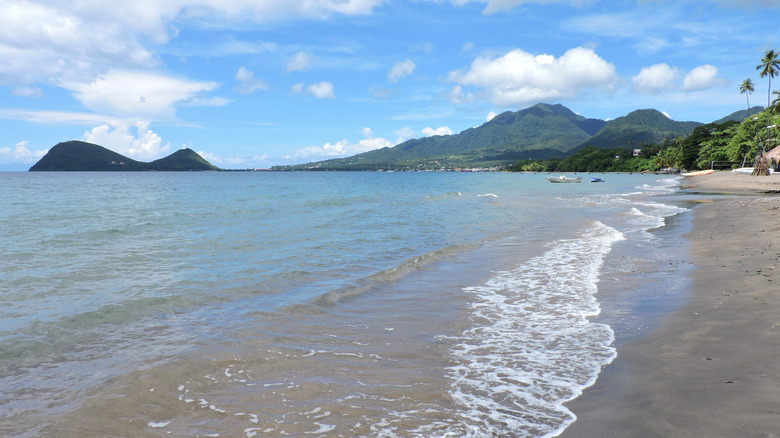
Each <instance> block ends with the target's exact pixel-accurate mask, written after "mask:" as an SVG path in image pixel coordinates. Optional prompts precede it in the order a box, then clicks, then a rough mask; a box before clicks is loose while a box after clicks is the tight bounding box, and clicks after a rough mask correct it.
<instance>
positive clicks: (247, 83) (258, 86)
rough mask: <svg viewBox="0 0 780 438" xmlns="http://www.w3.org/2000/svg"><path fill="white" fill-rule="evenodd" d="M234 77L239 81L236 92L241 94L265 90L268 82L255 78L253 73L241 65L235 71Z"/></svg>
mask: <svg viewBox="0 0 780 438" xmlns="http://www.w3.org/2000/svg"><path fill="white" fill-rule="evenodd" d="M236 79H237V80H238V81H239V82H241V85H239V87H238V92H239V93H241V94H252V93H254V92H255V90H267V89H268V84H267V83H265V81H263V80H262V79H255V74H254V73H252V72H251V71H249V70H247V69H246V67H244V66H243V65H242V66H241V67H240V68H239V69H238V72H237V73H236Z"/></svg>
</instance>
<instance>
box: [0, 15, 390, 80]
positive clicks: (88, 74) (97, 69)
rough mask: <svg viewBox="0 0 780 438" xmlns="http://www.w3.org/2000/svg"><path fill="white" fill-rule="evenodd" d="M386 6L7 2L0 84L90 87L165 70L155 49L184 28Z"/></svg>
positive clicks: (0, 24)
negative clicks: (126, 73) (116, 74)
mask: <svg viewBox="0 0 780 438" xmlns="http://www.w3.org/2000/svg"><path fill="white" fill-rule="evenodd" d="M385 1H386V0H285V1H256V0H231V1H224V0H171V1H156V0H136V1H132V2H130V1H123V2H116V1H115V0H91V1H78V2H77V1H67V2H65V1H59V2H56V1H51V0H3V1H2V10H3V12H2V14H0V29H2V31H1V32H0V59H4V60H13V62H3V63H0V85H16V84H20V83H35V82H38V81H46V82H50V83H55V84H57V83H59V82H60V81H78V82H87V81H90V80H92V79H94V75H95V74H100V73H103V72H105V71H108V70H109V69H112V68H114V69H123V70H133V69H149V68H155V67H158V66H160V65H162V62H161V59H160V57H159V56H158V55H157V54H156V53H155V51H154V50H153V49H149V48H147V43H148V42H153V43H156V44H165V43H167V42H168V41H170V40H171V39H172V38H175V37H176V35H177V32H178V30H177V27H178V26H179V25H178V24H177V25H176V26H174V23H188V22H197V23H198V25H201V26H207V27H209V28H212V29H221V28H225V29H227V28H235V26H236V23H248V24H263V23H268V22H272V21H275V20H280V19H281V20H286V19H300V18H303V19H315V20H321V19H327V18H330V17H333V16H336V15H365V14H369V13H371V12H372V11H373V10H374V9H375V8H376V7H377V6H379V5H381V4H382V3H384V2H385Z"/></svg>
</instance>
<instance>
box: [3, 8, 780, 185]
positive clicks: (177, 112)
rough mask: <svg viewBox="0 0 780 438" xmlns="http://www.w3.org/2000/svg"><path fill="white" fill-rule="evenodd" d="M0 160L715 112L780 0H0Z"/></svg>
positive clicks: (732, 107) (356, 141)
mask: <svg viewBox="0 0 780 438" xmlns="http://www.w3.org/2000/svg"><path fill="white" fill-rule="evenodd" d="M0 10H2V11H3V13H2V14H0V59H2V60H3V62H1V63H0V170H27V169H28V168H29V167H30V166H31V165H32V164H34V163H35V162H36V161H38V159H40V157H42V156H43V154H45V153H46V151H47V150H48V149H49V148H51V147H52V146H54V145H55V144H57V143H58V142H61V141H67V140H74V139H77V140H85V141H90V142H93V143H96V144H99V145H101V146H105V147H107V148H109V149H111V150H114V151H116V152H119V153H121V154H124V155H127V156H129V157H132V158H135V159H138V160H142V161H151V160H154V159H157V158H160V157H163V156H166V155H169V154H171V153H173V152H175V151H176V150H178V149H181V148H182V147H189V148H192V149H193V150H195V151H197V152H199V153H200V154H201V155H203V156H204V157H206V158H207V159H208V160H209V161H211V162H212V163H213V164H216V165H218V166H220V167H223V168H267V167H270V166H272V165H277V164H293V163H302V162H311V161H318V160H322V159H328V158H335V157H343V156H349V155H354V154H356V153H360V152H365V151H368V150H371V149H376V148H380V147H387V146H394V145H396V144H398V143H400V142H403V141H405V140H408V139H410V138H420V137H423V136H429V135H437V134H452V133H459V132H461V131H463V130H465V129H468V128H471V127H475V126H479V125H481V124H482V123H485V122H486V121H487V120H489V118H490V117H491V116H492V115H495V114H498V113H501V112H504V111H517V110H521V109H524V108H527V107H528V106H531V105H533V104H536V103H539V102H545V103H561V104H563V105H565V106H567V107H568V108H570V109H571V110H572V111H574V112H576V113H578V114H582V115H583V116H585V117H594V118H601V119H605V120H608V119H614V118H617V117H620V116H623V115H626V114H628V113H629V112H631V111H633V110H636V109H643V108H655V109H658V110H659V111H662V112H664V113H665V114H667V115H668V116H669V117H670V118H672V119H674V120H680V121H688V120H692V121H698V122H705V123H706V122H711V121H713V120H716V119H719V118H721V117H723V116H725V115H728V114H730V113H732V112H734V111H737V110H740V109H744V108H746V106H747V103H746V96H745V95H741V94H740V93H739V84H740V83H741V82H742V81H743V80H744V79H747V78H751V79H753V81H754V82H755V83H756V91H755V93H753V94H752V95H750V96H749V98H750V104H751V106H753V105H766V93H767V81H766V79H765V78H764V79H761V78H760V77H759V75H758V72H757V71H756V69H755V67H756V65H758V63H759V62H760V60H761V58H762V56H763V54H764V52H765V51H766V50H769V49H774V50H780V0H743V1H737V0H701V1H685V0H681V1H671V0H668V1H667V0H657V1H653V0H641V1H621V0H617V1H614V0H610V1H606V0H450V1H448V0H430V1H429V0H416V1H385V0H166V1H164V2H163V1H158V0H135V1H121V0H79V1H75V0H74V1H68V2H61V1H54V0H51V1H44V0H0ZM776 81H777V84H778V86H776V87H775V86H774V84H773V88H775V89H780V78H778V79H776Z"/></svg>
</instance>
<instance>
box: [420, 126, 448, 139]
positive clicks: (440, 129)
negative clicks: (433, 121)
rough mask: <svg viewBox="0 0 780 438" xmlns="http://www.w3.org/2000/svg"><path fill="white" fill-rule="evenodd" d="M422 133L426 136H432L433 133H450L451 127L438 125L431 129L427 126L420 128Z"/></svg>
mask: <svg viewBox="0 0 780 438" xmlns="http://www.w3.org/2000/svg"><path fill="white" fill-rule="evenodd" d="M422 133H423V135H425V136H426V137H432V136H434V135H452V129H450V128H449V127H447V126H439V127H438V128H436V129H433V128H431V127H430V126H428V127H426V128H425V129H423V130H422Z"/></svg>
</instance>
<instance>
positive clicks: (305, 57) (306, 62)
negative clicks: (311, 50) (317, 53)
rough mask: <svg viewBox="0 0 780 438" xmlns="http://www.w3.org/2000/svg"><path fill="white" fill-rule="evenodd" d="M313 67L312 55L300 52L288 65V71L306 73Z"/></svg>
mask: <svg viewBox="0 0 780 438" xmlns="http://www.w3.org/2000/svg"><path fill="white" fill-rule="evenodd" d="M309 67H311V55H310V54H308V53H306V52H298V53H296V54H295V56H293V58H292V59H291V60H290V62H288V63H287V71H306V70H308V69H309Z"/></svg>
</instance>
